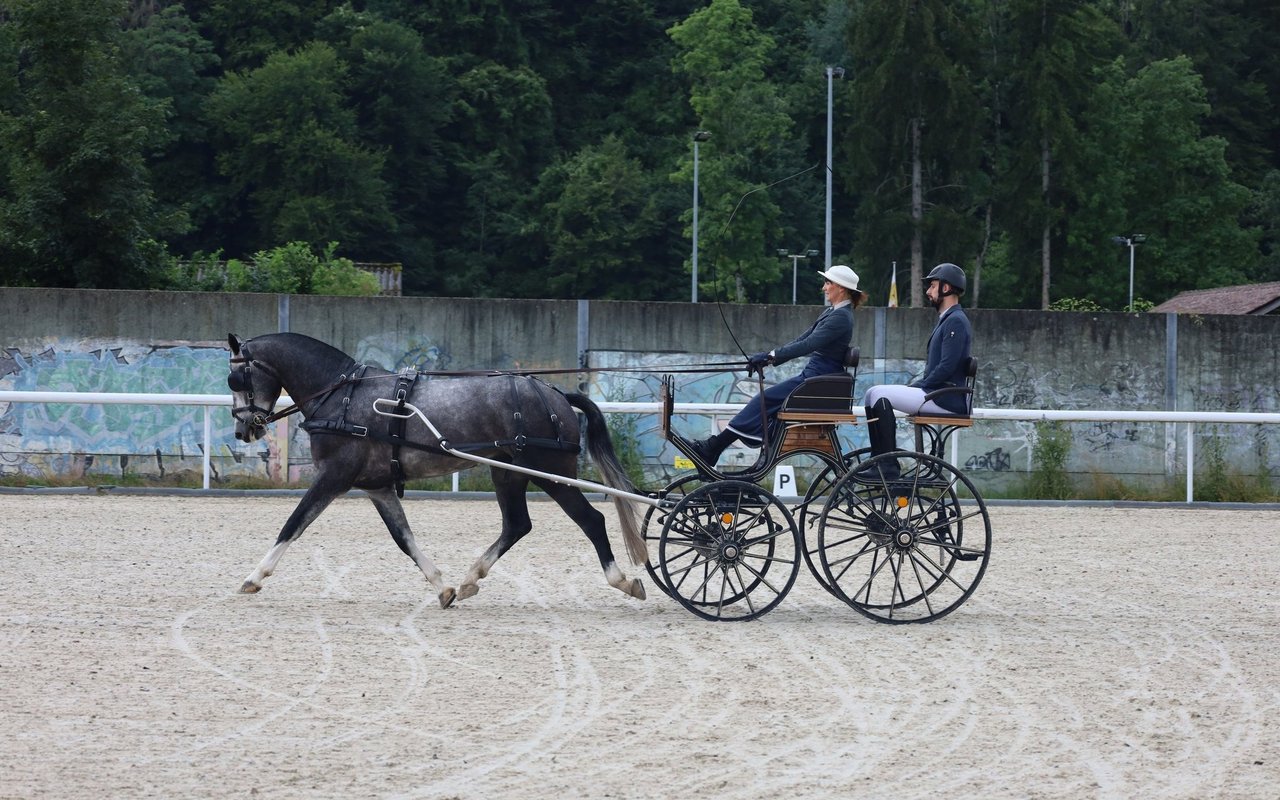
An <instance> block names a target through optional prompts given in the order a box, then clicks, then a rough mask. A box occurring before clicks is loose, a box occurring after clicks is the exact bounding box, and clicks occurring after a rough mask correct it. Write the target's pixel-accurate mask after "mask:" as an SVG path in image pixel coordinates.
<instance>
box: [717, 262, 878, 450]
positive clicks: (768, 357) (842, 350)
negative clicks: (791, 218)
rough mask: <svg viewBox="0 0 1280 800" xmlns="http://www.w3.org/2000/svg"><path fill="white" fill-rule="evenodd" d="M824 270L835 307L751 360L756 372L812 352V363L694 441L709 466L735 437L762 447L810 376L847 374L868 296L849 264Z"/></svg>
mask: <svg viewBox="0 0 1280 800" xmlns="http://www.w3.org/2000/svg"><path fill="white" fill-rule="evenodd" d="M818 274H819V275H821V276H822V277H823V278H824V279H825V280H824V281H823V284H822V293H823V295H824V296H825V298H826V301H827V303H828V305H829V307H828V308H827V309H825V310H824V311H823V312H822V314H820V315H819V316H818V319H817V320H816V321H815V322H814V323H813V324H812V325H811V326H809V329H808V330H806V331H805V332H804V333H802V334H800V336H799V337H797V338H796V339H794V340H793V341H790V342H788V343H787V344H784V345H782V346H781V347H777V348H774V349H773V350H771V351H769V352H768V353H756V354H755V355H753V356H751V358H750V359H748V365H749V367H750V368H751V369H752V370H763V369H764V367H765V366H766V365H769V364H773V365H778V364H783V363H785V362H787V361H790V360H792V359H793V358H799V357H801V356H806V355H807V356H808V357H809V363H807V364H805V367H804V369H803V370H802V371H801V372H800V374H798V375H796V376H795V377H793V378H789V379H787V380H785V381H782V382H780V383H775V384H774V385H773V386H770V387H769V388H767V389H765V390H764V393H763V398H764V402H763V404H762V403H761V398H760V396H757V397H754V398H752V399H751V401H750V402H748V403H747V404H746V406H745V407H744V408H743V409H742V411H740V412H738V414H737V416H735V417H734V418H733V419H732V420H730V421H729V425H728V427H726V428H725V429H724V430H723V431H721V432H720V433H717V434H715V435H713V436H710V437H708V438H706V439H703V440H701V441H696V442H692V446H693V450H694V452H695V453H696V454H697V456H698V458H699V459H701V460H702V461H703V462H704V463H705V464H706V465H707V466H708V467H714V466H715V464H716V461H718V460H719V458H720V454H721V453H723V452H724V451H725V448H727V447H728V446H729V445H731V444H733V443H734V442H735V441H738V440H741V441H742V442H743V444H745V445H747V446H748V447H753V448H758V447H760V446H761V444H763V441H764V430H765V425H767V424H768V423H769V422H771V421H772V420H773V418H774V417H775V416H776V415H777V413H778V409H779V408H781V407H782V403H783V401H785V400H786V399H787V396H788V395H790V394H791V392H792V391H794V390H795V388H796V387H797V386H799V385H800V384H801V383H803V382H804V381H805V380H806V379H808V378H812V377H815V376H817V375H830V374H834V373H841V372H844V359H845V354H846V352H847V351H848V348H849V342H850V341H852V339H853V311H854V309H856V308H858V307H859V306H861V305H862V304H863V303H864V302H866V299H867V295H866V293H865V292H863V291H860V290H859V289H858V275H857V273H855V272H854V271H853V270H852V269H850V268H849V267H846V266H844V265H843V264H839V265H836V266H833V267H831V268H830V269H828V270H827V271H826V272H819V273H818ZM762 405H763V408H762Z"/></svg>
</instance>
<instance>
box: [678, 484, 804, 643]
mask: <svg viewBox="0 0 1280 800" xmlns="http://www.w3.org/2000/svg"><path fill="white" fill-rule="evenodd" d="M799 551H800V533H799V531H797V530H796V527H795V522H794V521H792V519H791V514H790V512H788V511H787V508H786V506H784V505H783V504H782V503H781V502H780V501H779V500H778V498H776V497H774V496H773V495H772V494H770V493H769V492H767V491H765V490H764V489H762V488H760V487H759V486H756V485H755V484H753V483H746V482H744V481H716V482H714V483H709V484H706V485H704V486H700V487H698V488H697V489H695V490H693V491H692V492H689V494H688V495H686V496H685V497H684V499H683V500H681V501H680V502H679V503H678V504H676V507H675V508H673V509H672V510H671V512H670V513H669V514H668V515H667V521H666V524H665V525H664V527H663V529H662V536H661V537H660V539H659V541H658V565H659V567H660V568H661V570H662V577H663V582H664V583H665V584H666V586H667V587H668V589H669V590H670V592H671V594H672V596H673V597H675V598H676V600H678V601H680V604H681V605H683V606H684V607H685V608H687V609H689V610H690V611H692V612H693V613H694V614H697V615H698V616H700V617H702V618H704V619H710V620H717V621H734V620H744V619H755V618H756V617H759V616H761V615H763V614H765V613H767V612H769V611H770V610H772V609H773V607H774V606H776V605H777V604H778V603H780V602H782V598H783V597H785V596H786V594H787V592H788V591H790V589H791V586H792V584H794V583H795V580H796V573H798V572H799V570H800V553H799Z"/></svg>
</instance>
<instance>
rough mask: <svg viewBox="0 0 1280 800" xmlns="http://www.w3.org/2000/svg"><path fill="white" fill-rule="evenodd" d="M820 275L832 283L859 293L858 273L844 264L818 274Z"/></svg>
mask: <svg viewBox="0 0 1280 800" xmlns="http://www.w3.org/2000/svg"><path fill="white" fill-rule="evenodd" d="M818 274H819V275H821V276H822V277H824V278H826V279H827V280H829V281H831V282H832V283H838V284H840V285H841V286H843V287H844V288H846V289H850V290H852V291H855V292H856V291H858V273H856V272H854V271H853V270H851V269H849V268H848V267H846V266H845V265H844V264H836V265H835V266H834V267H831V268H829V269H828V270H827V271H826V272H821V271H819V272H818Z"/></svg>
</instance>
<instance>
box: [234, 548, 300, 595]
mask: <svg viewBox="0 0 1280 800" xmlns="http://www.w3.org/2000/svg"><path fill="white" fill-rule="evenodd" d="M288 549H289V542H287V541H285V542H276V543H275V544H274V545H272V546H271V549H270V550H268V551H267V554H266V556H264V557H263V559H262V563H260V564H258V566H257V568H256V569H255V570H254V571H253V572H250V573H249V577H247V578H245V579H244V583H243V584H241V585H240V591H241V593H243V594H253V593H254V592H256V591H258V590H259V589H261V588H262V582H263V581H264V580H266V579H267V577H268V576H269V575H271V573H273V572H275V571H276V564H279V563H280V558H281V557H282V556H283V555H284V551H285V550H288Z"/></svg>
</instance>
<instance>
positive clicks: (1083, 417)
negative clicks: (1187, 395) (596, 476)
mask: <svg viewBox="0 0 1280 800" xmlns="http://www.w3.org/2000/svg"><path fill="white" fill-rule="evenodd" d="M0 402H9V403H77V404H83V405H138V406H148V405H149V406H154V405H165V406H200V407H203V408H204V448H203V454H202V459H201V460H202V472H203V488H205V489H208V488H209V483H210V475H211V467H210V452H211V450H212V443H213V418H212V409H214V408H221V407H226V408H230V407H231V404H232V398H231V395H229V394H145V393H133V392H41V391H34V392H32V391H0ZM291 402H292V401H291V400H290V399H289V397H288V395H285V396H282V397H281V398H280V400H279V401H278V402H277V406H278V407H280V408H283V407H285V406H287V405H288V404H289V403H291ZM597 405H599V406H600V410H601V411H604V412H606V413H610V414H656V413H660V412H661V410H662V406H661V404H659V403H615V402H599V403H597ZM741 409H742V405H741V404H736V403H676V404H675V407H674V409H673V411H674V413H676V414H696V415H727V416H732V415H733V414H736V413H737V412H738V411H740V410H741ZM853 411H854V413H855V414H857V415H858V416H865V412H864V409H863V408H862V406H854V407H853ZM973 418H974V420H975V421H980V420H992V421H996V420H999V421H1013V422H1157V423H1164V424H1184V425H1186V426H1187V428H1186V450H1187V494H1186V498H1187V500H1186V501H1187V502H1188V503H1190V502H1192V501H1193V499H1194V497H1195V426H1196V425H1197V424H1206V425H1218V424H1226V425H1278V424H1280V413H1257V412H1234V411H1216V412H1215V411H1105V410H1054V409H1009V408H975V409H974V410H973ZM952 447H953V448H954V447H955V437H952ZM953 452H954V450H953ZM454 488H455V490H456V488H457V482H456V480H455V482H454Z"/></svg>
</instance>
